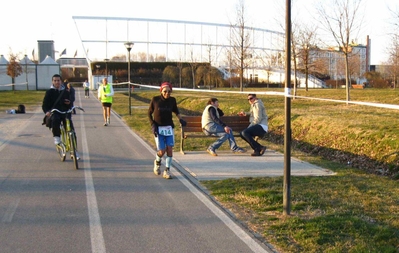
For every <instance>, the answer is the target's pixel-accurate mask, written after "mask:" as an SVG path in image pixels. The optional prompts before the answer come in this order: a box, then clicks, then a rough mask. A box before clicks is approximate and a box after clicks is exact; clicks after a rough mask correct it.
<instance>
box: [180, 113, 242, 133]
mask: <svg viewBox="0 0 399 253" xmlns="http://www.w3.org/2000/svg"><path fill="white" fill-rule="evenodd" d="M182 118H183V119H184V120H185V121H186V122H187V125H186V126H185V127H183V128H182V130H183V131H184V132H202V127H201V116H182ZM220 119H221V120H222V121H223V122H224V123H225V124H226V125H227V126H229V127H231V128H232V129H233V131H236V132H241V131H242V130H244V129H245V128H247V127H248V125H249V116H238V115H237V116H222V117H221V118H220Z"/></svg>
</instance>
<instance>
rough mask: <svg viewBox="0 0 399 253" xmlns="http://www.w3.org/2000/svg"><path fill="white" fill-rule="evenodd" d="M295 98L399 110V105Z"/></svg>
mask: <svg viewBox="0 0 399 253" xmlns="http://www.w3.org/2000/svg"><path fill="white" fill-rule="evenodd" d="M290 97H294V96H292V95H291V96H290ZM295 98H303V99H309V100H319V101H327V102H336V103H346V104H354V105H365V106H372V107H379V108H387V109H395V110H399V105H392V104H380V103H371V102H362V101H345V100H336V99H325V98H312V97H302V96H295Z"/></svg>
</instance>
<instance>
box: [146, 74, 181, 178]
mask: <svg viewBox="0 0 399 253" xmlns="http://www.w3.org/2000/svg"><path fill="white" fill-rule="evenodd" d="M159 90H160V92H161V95H159V96H155V97H153V98H152V99H151V102H150V106H149V108H148V118H149V120H150V124H151V130H152V133H153V134H154V137H155V145H156V148H157V153H156V155H155V160H154V173H155V175H160V174H161V169H160V167H161V161H162V157H163V155H164V154H165V153H166V161H165V167H166V168H165V170H164V172H163V177H164V178H166V179H170V178H172V176H171V175H170V166H171V165H172V156H173V147H174V145H175V134H174V127H175V125H174V123H173V118H172V116H173V115H172V113H174V114H175V115H176V117H177V118H178V119H179V121H180V124H181V125H182V126H185V125H186V124H187V123H186V122H185V121H184V120H183V119H181V117H180V113H179V109H178V108H177V103H176V99H175V98H174V97H171V96H170V94H171V93H172V85H171V84H170V83H168V82H164V83H162V84H161V87H160V89H159Z"/></svg>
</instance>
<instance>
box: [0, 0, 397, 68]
mask: <svg viewBox="0 0 399 253" xmlns="http://www.w3.org/2000/svg"><path fill="white" fill-rule="evenodd" d="M324 1H327V0H324ZM313 2H315V0H292V3H293V4H294V8H295V6H302V7H304V6H305V7H306V9H310V8H311V6H312V3H313ZM363 2H364V4H365V7H366V8H365V10H366V13H365V22H364V26H363V29H362V33H361V34H359V38H358V40H357V41H358V42H359V43H361V44H365V42H366V36H367V35H369V36H370V39H371V41H372V44H371V45H372V47H371V64H380V63H381V62H382V61H385V60H386V58H387V56H386V53H385V50H386V49H385V48H386V43H387V42H389V38H390V37H389V36H388V35H389V33H390V32H391V31H392V28H390V26H389V21H390V18H391V17H392V15H391V13H390V11H389V10H388V7H390V8H391V9H393V10H396V11H397V10H398V9H399V1H397V0H363ZM237 3H238V0H201V1H188V0H169V1H161V0H146V1H137V0H132V1H126V0H123V1H122V0H112V1H93V0H79V1H78V0H69V1H58V0H51V1H50V0H36V1H35V0H21V1H7V4H6V6H5V4H3V8H2V11H1V15H0V23H1V32H2V36H1V42H0V54H2V55H4V56H5V57H6V59H8V54H9V52H10V49H11V51H12V52H13V53H14V54H20V55H21V57H20V58H23V55H24V54H27V55H28V57H29V58H32V50H33V49H34V50H35V53H36V55H37V41H38V40H53V41H54V46H55V50H56V51H59V52H61V51H62V50H64V49H65V48H66V49H67V55H66V56H67V57H73V55H74V53H75V51H76V50H78V57H84V55H83V47H82V44H81V42H80V39H79V36H78V33H77V29H76V26H75V23H74V20H73V19H72V16H101V17H132V18H133V17H134V18H149V19H169V20H182V21H198V22H209V23H221V24H229V23H231V22H230V21H233V20H234V19H235V16H236V15H235V11H236V5H237ZM246 6H247V14H248V17H249V20H250V22H251V26H253V27H257V28H262V29H270V30H277V31H280V32H283V31H282V30H280V29H279V28H278V27H279V26H278V25H276V19H278V18H281V17H284V16H285V13H284V6H285V1H284V0H263V1H262V0H246ZM298 9H299V8H298ZM296 10H297V9H293V10H292V13H293V15H297V14H296V13H297V12H296ZM315 15H317V13H314V15H313V14H311V13H309V12H308V11H301V12H300V14H299V16H300V17H301V18H302V17H303V18H304V19H307V18H310V17H311V16H315ZM96 29H97V28H96V27H92V30H93V32H94V33H95V31H96ZM101 29H102V28H101ZM125 50H126V49H124V48H122V49H121V52H122V53H124V52H125ZM57 55H58V54H56V58H57ZM36 57H37V56H36Z"/></svg>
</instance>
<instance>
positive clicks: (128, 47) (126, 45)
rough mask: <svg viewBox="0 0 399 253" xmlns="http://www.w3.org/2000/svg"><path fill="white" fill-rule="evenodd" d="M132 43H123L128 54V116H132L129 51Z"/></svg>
mask: <svg viewBox="0 0 399 253" xmlns="http://www.w3.org/2000/svg"><path fill="white" fill-rule="evenodd" d="M133 45H134V43H133V42H130V41H128V42H126V43H125V47H126V49H127V52H128V58H129V60H128V65H127V79H128V87H129V115H132V98H131V94H132V89H131V86H130V50H132V47H133Z"/></svg>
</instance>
